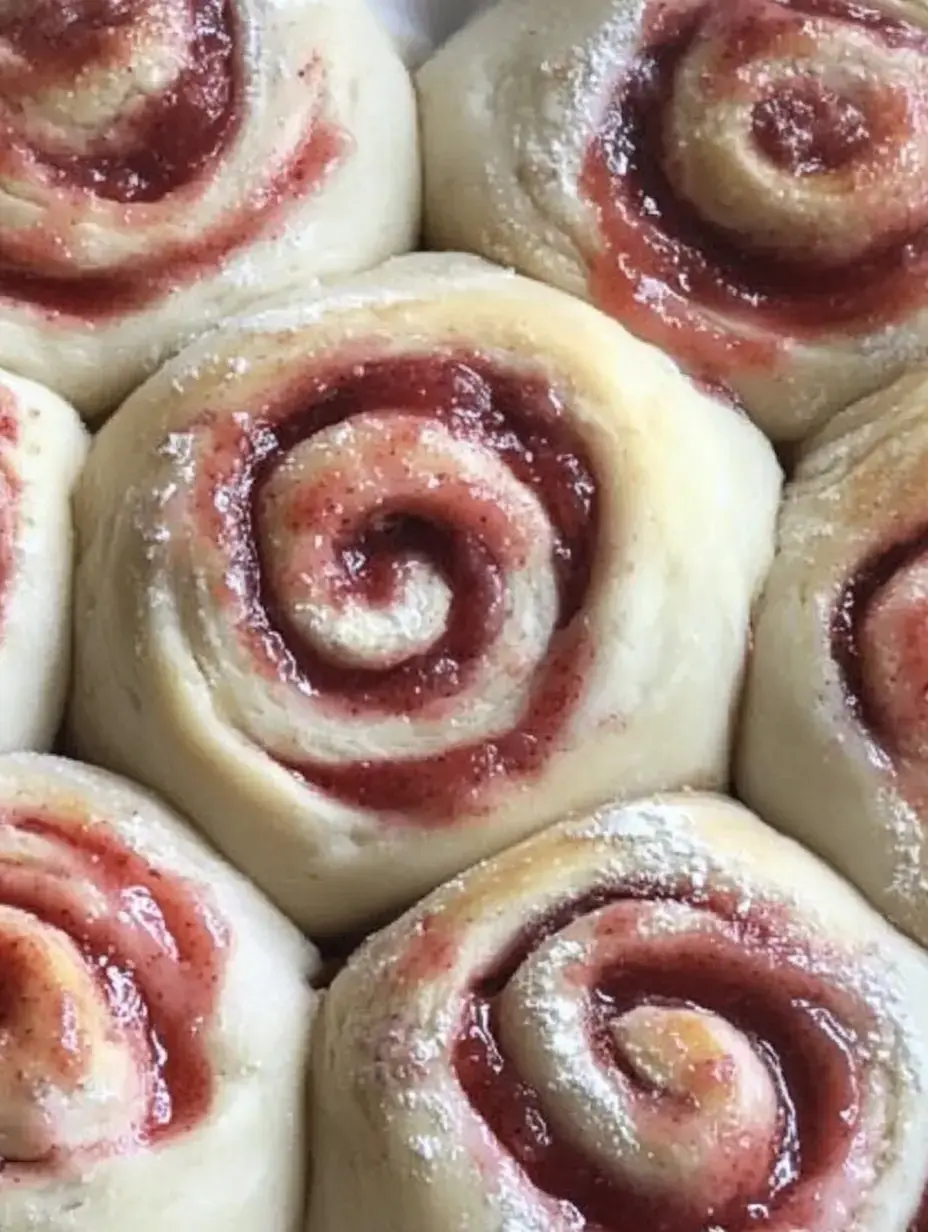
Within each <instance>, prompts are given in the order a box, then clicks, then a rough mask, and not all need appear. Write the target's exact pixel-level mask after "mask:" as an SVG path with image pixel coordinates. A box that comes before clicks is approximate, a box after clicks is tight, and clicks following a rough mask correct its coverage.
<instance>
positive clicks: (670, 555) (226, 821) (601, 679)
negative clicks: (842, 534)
mask: <svg viewBox="0 0 928 1232" xmlns="http://www.w3.org/2000/svg"><path fill="white" fill-rule="evenodd" d="M779 482H780V473H779V469H778V467H777V464H776V461H775V459H774V456H773V452H772V450H771V448H770V446H769V445H768V443H767V442H766V441H765V440H764V438H763V437H762V435H761V434H760V433H759V432H758V431H757V429H756V428H754V427H753V426H752V425H751V424H750V423H749V422H748V420H747V419H745V418H744V417H743V416H740V415H739V414H738V413H737V412H736V411H734V410H733V409H732V408H731V407H730V406H728V405H726V404H725V403H723V402H720V401H718V400H716V399H714V398H713V397H710V396H709V395H707V394H705V393H703V392H700V391H699V390H697V389H696V388H694V387H693V386H691V385H690V384H689V383H688V382H687V381H686V380H684V379H683V378H682V377H681V376H680V375H679V373H678V372H677V371H676V370H675V369H674V368H673V366H672V365H671V364H670V362H669V361H667V360H666V359H665V358H664V357H663V356H661V355H660V354H659V353H657V352H656V351H652V350H651V349H650V348H647V347H645V346H643V345H642V344H641V343H638V342H636V341H635V340H634V339H632V338H630V337H629V336H628V335H627V334H626V333H625V332H624V331H623V330H622V329H620V328H619V326H617V325H615V324H614V323H613V322H612V321H610V320H609V319H608V318H606V317H604V316H602V315H601V314H599V313H598V312H596V311H595V310H594V309H592V308H590V307H589V306H588V305H586V304H582V303H580V302H579V301H576V300H574V299H571V298H570V297H568V296H566V295H563V294H562V293H561V292H558V291H553V290H551V289H550V288H547V287H543V286H541V285H539V284H535V283H530V282H528V281H526V280H524V279H521V278H517V277H515V276H513V275H511V274H507V273H506V272H504V271H501V270H499V269H496V268H495V267H492V266H489V265H486V264H484V263H483V262H481V261H478V260H476V259H464V258H459V259H457V260H455V259H449V258H444V257H440V258H434V257H433V258H429V257H411V258H404V259H399V260H398V261H396V262H395V263H393V264H392V265H391V266H390V267H388V268H384V269H382V270H380V271H379V272H377V273H375V274H373V275H370V276H368V277H365V278H360V279H358V280H357V281H356V282H354V283H353V284H348V285H346V286H344V287H343V288H342V289H340V290H338V291H333V292H330V293H328V294H324V295H322V296H321V297H320V298H319V299H317V300H315V301H307V302H306V303H304V304H303V305H301V306H293V307H281V308H279V309H275V310H274V311H272V312H269V313H267V314H264V315H261V316H258V317H255V318H253V319H251V320H246V321H243V322H240V323H238V324H235V325H232V326H230V328H228V329H227V330H225V331H224V332H221V333H217V334H216V335H214V336H211V337H208V338H206V339H204V340H203V341H202V342H201V343H200V344H199V345H197V346H195V347H194V348H193V349H192V350H191V351H189V352H188V353H187V354H185V355H183V356H181V357H180V358H179V359H178V360H177V361H176V362H175V363H173V364H171V365H169V366H168V367H167V368H166V369H165V370H164V371H163V372H162V373H160V374H159V375H158V376H157V377H155V378H154V379H153V380H152V381H151V382H149V383H148V384H147V385H146V386H145V387H144V388H143V389H142V390H140V391H139V392H138V393H137V394H136V395H135V396H134V397H133V398H132V399H130V401H129V402H128V403H127V404H126V405H125V406H124V407H123V408H122V409H121V410H120V411H119V413H118V414H117V415H116V416H115V417H114V419H113V420H112V422H111V423H109V424H107V426H106V427H105V428H104V430H103V432H102V433H101V435H100V436H99V438H98V439H97V442H96V445H95V447H94V449H93V452H92V455H91V459H90V462H89V465H88V469H87V471H86V474H85V478H84V481H83V483H82V485H81V488H80V492H79V497H78V519H79V523H80V530H81V535H82V540H83V552H82V558H81V561H80V564H79V579H78V598H77V606H78V612H79V616H78V639H77V641H78V645H77V680H76V687H75V695H74V705H73V711H72V718H71V730H72V732H73V738H74V740H75V741H76V742H77V747H79V748H80V749H82V750H83V751H84V754H85V755H86V756H88V757H89V759H90V760H98V761H100V762H101V763H103V764H107V765H111V766H113V767H114V768H118V769H122V770H124V771H126V772H129V773H130V774H132V775H133V776H135V777H138V778H139V779H141V780H142V781H144V782H148V783H150V784H151V785H152V786H155V787H157V788H158V789H159V790H161V791H163V792H164V793H166V794H167V795H168V796H169V797H171V798H173V799H174V801H175V802H176V803H177V804H178V806H179V807H181V808H182V809H183V811H184V812H185V813H186V814H188V815H189V816H191V817H192V818H194V819H195V820H196V821H197V822H198V823H199V824H200V825H201V826H202V827H203V828H204V829H205V830H206V832H207V833H208V834H209V835H210V837H211V838H212V839H213V840H214V841H215V842H216V843H217V844H218V845H219V847H220V848H221V849H222V850H224V851H225V852H226V853H227V854H228V855H229V856H230V857H231V859H232V860H233V861H234V862H235V863H236V864H238V865H239V866H240V867H241V868H243V869H245V870H246V871H247V872H248V873H249V874H250V875H251V876H252V877H253V878H254V879H255V880H256V881H257V882H258V883H259V884H260V885H262V886H263V887H264V888H265V889H266V890H267V891H268V893H269V894H271V896H272V897H273V898H275V899H276V901H277V902H278V903H279V904H281V905H282V906H283V907H284V908H285V910H286V911H287V912H288V913H289V914H291V915H292V916H294V917H295V918H296V919H297V920H298V921H300V922H301V923H303V924H304V925H306V926H308V927H309V928H310V930H325V931H330V930H340V929H343V928H348V927H352V926H354V925H356V924H358V923H361V922H363V921H369V920H370V919H371V918H372V917H373V916H375V915H376V914H377V913H380V912H384V911H388V910H391V909H393V908H396V907H397V906H400V905H402V906H407V905H408V904H409V903H410V902H411V901H412V900H413V898H414V897H416V896H418V895H419V894H421V893H424V892H425V891H426V890H429V889H431V888H432V887H433V886H435V885H437V884H438V882H439V881H441V880H443V879H444V878H445V877H447V876H448V875H450V874H451V873H454V872H456V871H457V870H458V869H460V868H463V867H464V866H465V865H467V864H470V863H472V862H473V861H474V860H475V859H477V858H478V857H480V856H483V855H485V854H487V853H488V852H491V851H495V850H498V849H500V848H502V847H505V846H506V845H507V844H509V843H511V842H513V841H514V840H515V839H516V838H519V837H521V836H523V835H525V834H526V833H528V832H529V831H531V830H534V829H538V828H540V827H541V826H544V825H547V824H548V823H549V822H552V821H555V820H557V819H559V818H560V817H562V816H564V815H565V814H566V813H567V812H568V811H570V810H571V809H574V808H577V807H586V806H593V805H595V804H597V803H600V802H602V801H603V800H604V799H608V798H610V797H611V796H612V795H614V794H615V793H616V792H620V791H628V792H636V793H639V792H642V791H648V790H654V789H656V788H660V787H661V786H667V785H669V786H678V785H681V784H706V785H714V784H720V783H723V782H724V781H725V779H726V776H727V765H726V758H727V756H728V749H729V736H730V728H731V720H732V710H733V707H734V704H735V697H736V695H737V692H738V689H739V687H740V681H741V676H742V665H743V660H744V655H745V647H746V642H747V636H748V621H749V612H750V606H751V603H752V600H753V598H754V596H755V594H756V592H757V590H758V589H759V586H760V583H761V580H762V578H763V575H764V573H765V571H766V568H767V566H768V564H769V561H770V556H771V552H772V542H773V521H774V514H775V508H776V505H777V501H778V495H779Z"/></svg>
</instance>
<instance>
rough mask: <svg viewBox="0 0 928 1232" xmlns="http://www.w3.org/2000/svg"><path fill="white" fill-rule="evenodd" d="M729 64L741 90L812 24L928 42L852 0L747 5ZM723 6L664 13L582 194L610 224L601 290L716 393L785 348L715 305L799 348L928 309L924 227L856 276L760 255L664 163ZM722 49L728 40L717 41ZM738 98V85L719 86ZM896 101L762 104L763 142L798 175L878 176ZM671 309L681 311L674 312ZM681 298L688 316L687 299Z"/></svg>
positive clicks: (893, 42)
mask: <svg viewBox="0 0 928 1232" xmlns="http://www.w3.org/2000/svg"><path fill="white" fill-rule="evenodd" d="M733 11H734V12H735V13H738V14H739V19H738V20H737V21H734V20H733V23H732V27H731V37H730V40H729V43H728V45H727V46H726V60H727V61H728V62H729V63H730V65H731V70H732V73H733V75H734V76H733V81H732V87H731V88H733V89H734V88H735V85H736V81H737V78H736V74H737V68H738V66H739V65H740V64H744V63H746V62H748V61H749V60H750V59H751V58H752V57H753V56H755V55H757V54H758V53H759V52H761V51H763V49H764V48H765V47H766V46H768V45H769V42H770V39H771V37H772V35H780V34H782V32H783V29H784V26H785V25H787V24H788V23H792V24H793V25H794V26H795V28H796V31H797V33H799V32H801V31H802V27H803V23H804V21H805V20H806V19H807V17H809V16H811V17H820V18H828V19H830V20H834V21H838V22H844V23H847V24H849V25H857V26H863V27H865V28H866V29H867V30H869V31H870V32H871V33H872V36H873V37H874V38H875V39H882V40H884V41H885V42H886V43H887V44H888V45H890V46H897V45H903V46H910V47H914V48H916V49H917V50H919V51H928V39H926V36H925V34H924V32H922V31H919V30H916V29H915V28H914V27H912V26H908V25H906V24H905V23H904V22H902V21H900V20H895V19H893V18H891V17H889V16H887V15H886V14H885V13H883V12H881V11H880V10H878V9H875V8H870V7H868V6H867V5H865V4H856V3H851V2H849V0H781V2H780V3H773V2H770V3H765V4H761V5H758V6H757V8H756V9H750V10H746V9H745V8H744V6H737V7H736V8H735V9H734V10H733ZM720 12H721V13H722V16H723V18H724V10H720V8H719V4H718V3H715V4H711V5H706V6H703V7H701V8H696V9H695V10H694V9H689V10H687V11H684V12H681V11H679V9H675V8H674V7H673V6H671V5H668V6H667V7H666V8H660V9H657V8H654V10H653V12H652V14H651V17H650V27H649V32H648V35H647V45H646V46H645V47H644V48H643V50H642V51H641V52H640V53H639V56H638V59H637V61H636V62H635V64H634V66H633V68H632V69H631V70H630V72H629V73H627V75H626V76H625V77H624V78H623V79H622V81H621V82H620V84H619V85H618V87H617V89H616V93H615V96H614V98H613V101H612V104H611V106H610V107H609V109H608V111H607V114H606V117H605V119H604V121H603V124H602V127H601V129H600V132H599V133H598V135H597V136H596V137H595V138H594V140H593V141H592V143H591V145H590V148H589V151H588V154H587V158H586V163H585V167H584V173H583V179H582V191H583V193H584V195H585V196H586V197H587V198H588V199H589V200H590V202H591V203H592V204H593V205H594V207H595V208H596V211H597V213H598V215H599V220H600V227H601V235H602V242H603V250H602V252H601V253H600V254H599V255H598V256H597V257H595V258H594V259H593V264H592V268H591V274H590V280H591V289H592V293H593V295H594V298H595V299H596V301H597V302H598V303H599V304H600V305H601V306H602V307H603V308H604V309H606V310H607V311H608V312H610V313H611V314H612V315H613V316H615V317H617V318H619V319H620V320H622V321H624V322H625V323H627V324H629V325H630V326H631V328H633V329H634V330H635V331H636V332H637V333H639V334H640V335H642V336H643V337H645V338H647V339H649V340H651V341H653V342H656V343H659V344H660V345H662V346H664V347H665V348H666V349H668V350H670V351H671V352H672V353H673V354H675V355H676V356H677V358H678V359H679V360H680V361H681V362H683V363H685V364H687V365H688V366H689V367H690V368H691V369H692V370H693V371H694V372H695V373H697V374H699V375H702V376H704V377H706V378H707V379H709V380H713V379H716V380H717V379H722V378H724V375H725V373H726V371H727V370H728V368H729V367H730V365H731V362H732V360H733V359H734V358H735V357H736V353H737V357H738V358H739V360H740V361H741V362H747V363H750V364H752V365H757V366H763V365H766V364H768V363H770V362H772V361H773V360H774V358H775V348H774V345H773V344H768V343H765V342H762V341H757V340H755V339H750V340H745V339H741V338H738V337H737V336H735V335H734V334H733V333H728V332H727V331H726V330H725V329H724V327H714V328H710V327H709V326H708V325H707V324H705V323H703V322H701V321H699V320H698V319H695V320H694V319H691V318H690V317H689V316H688V315H687V306H689V305H692V304H698V305H702V306H704V307H705V308H707V309H710V310H714V311H718V312H719V313H721V314H724V315H725V316H728V317H729V318H731V317H734V318H738V317H741V318H744V319H746V320H749V321H752V322H755V323H756V324H758V325H767V326H769V327H770V328H772V329H773V330H775V331H777V332H779V333H781V334H783V335H785V336H787V337H789V336H809V337H814V336H817V335H819V334H820V333H822V332H823V331H828V330H833V329H836V328H840V329H843V330H847V329H852V328H859V329H861V330H863V329H866V328H869V327H872V326H874V325H875V324H880V323H885V322H886V321H888V320H891V319H893V318H898V317H899V316H901V315H903V314H904V313H905V312H906V311H907V309H908V308H909V306H910V305H911V304H912V303H913V302H914V301H916V300H918V301H920V300H921V299H922V298H923V297H924V289H923V288H924V277H925V272H926V264H928V239H926V233H925V231H924V228H923V226H922V220H920V219H918V220H915V222H914V223H913V232H912V233H911V234H907V235H889V236H887V237H885V240H884V242H883V243H882V244H881V245H880V246H879V247H877V248H874V250H873V251H872V252H871V253H870V254H869V255H865V256H864V257H862V258H860V259H856V260H855V261H854V266H853V270H854V276H853V279H852V280H851V282H849V281H848V276H847V269H846V267H842V266H836V265H833V264H832V265H826V264H823V263H819V262H816V260H815V259H814V257H813V256H812V254H806V255H804V256H803V257H802V258H801V259H799V258H794V257H790V256H787V255H784V254H781V253H778V252H776V251H771V252H769V253H764V252H750V251H747V250H746V249H745V247H744V245H743V242H741V241H739V239H738V237H737V236H735V235H732V234H728V233H726V232H725V231H724V230H723V229H722V228H720V227H716V226H714V225H713V224H711V223H709V222H707V221H706V220H704V219H703V218H701V217H700V216H699V215H698V214H697V213H696V211H695V210H694V209H693V208H691V207H690V205H689V203H688V202H687V201H686V200H682V199H680V198H679V197H678V196H677V194H676V192H675V190H674V188H673V186H672V185H671V183H670V181H669V179H668V176H667V173H666V171H665V167H664V162H663V151H664V124H665V114H666V110H667V106H668V103H669V101H670V98H671V96H672V94H673V90H674V78H675V74H676V72H677V69H678V67H679V66H680V64H681V63H682V62H683V61H684V60H685V59H686V57H687V56H688V54H689V53H690V51H691V50H692V49H693V47H694V45H695V44H696V43H697V41H698V40H699V39H700V37H701V36H702V34H703V30H704V26H705V25H706V23H707V22H709V21H712V22H718V21H719V20H720V17H719V14H720ZM713 36H714V31H713ZM716 84H717V85H718V88H719V89H720V90H724V89H725V88H726V87H725V84H724V82H719V83H716ZM897 112H898V108H897V107H894V106H893V105H892V96H891V95H887V96H886V98H885V99H882V100H881V99H880V98H874V99H870V100H869V101H868V102H867V105H866V106H864V104H863V103H862V102H857V103H855V102H852V101H850V100H847V99H843V98H838V97H837V96H834V95H832V94H831V93H830V92H829V91H828V90H826V89H825V88H824V87H823V86H821V85H820V84H819V83H813V82H811V81H810V82H806V83H803V84H802V85H800V86H797V87H796V88H794V89H793V90H791V91H784V92H780V93H777V94H775V95H772V96H771V97H770V98H767V99H764V100H761V101H760V102H759V103H758V104H757V106H756V108H755V113H754V135H755V140H756V141H757V142H758V145H759V147H760V149H761V150H763V151H764V152H765V153H766V154H767V156H768V157H770V158H771V159H772V161H773V162H774V163H776V164H777V165H778V166H781V167H786V168H788V169H789V170H792V171H794V172H795V173H796V174H797V175H809V174H818V173H820V172H823V171H832V170H838V169H841V170H847V171H848V192H849V193H850V192H852V191H853V187H854V175H853V174H852V172H853V171H854V170H855V169H862V170H863V171H865V170H866V159H865V156H866V150H867V148H868V147H870V148H872V147H873V145H874V144H879V143H880V142H881V141H885V140H887V139H891V138H892V135H893V132H894V131H895V127H896V126H898V125H899V124H902V123H903V118H902V117H901V116H900V115H898V114H897ZM668 296H669V297H670V301H669V303H668ZM674 297H678V305H682V306H677V307H675V306H674V304H673V298H674Z"/></svg>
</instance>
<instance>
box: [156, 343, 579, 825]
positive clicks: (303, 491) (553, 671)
mask: <svg viewBox="0 0 928 1232" xmlns="http://www.w3.org/2000/svg"><path fill="white" fill-rule="evenodd" d="M192 442H193V443H192V445H191V444H186V445H184V446H183V447H179V446H177V445H176V444H175V446H174V448H175V449H179V450H180V453H179V470H178V472H177V473H183V465H184V462H185V460H186V459H187V458H188V457H190V456H191V451H193V452H195V453H196V456H197V457H198V458H199V462H198V468H197V479H196V484H195V488H194V489H193V505H192V513H185V514H184V515H183V516H184V518H185V519H186V518H187V517H192V520H193V523H194V527H193V539H194V542H195V545H196V552H197V554H198V557H199V560H200V564H199V565H198V566H197V567H198V570H199V571H200V573H201V575H203V574H205V575H208V576H209V578H210V579H211V582H210V585H211V590H212V598H211V602H212V603H213V604H214V606H215V607H216V608H217V612H216V613H215V614H214V616H213V617H211V619H215V620H216V622H217V623H218V624H219V625H220V626H221V629H220V631H219V632H218V633H216V632H215V631H212V632H210V634H209V638H210V641H211V642H212V643H214V644H215V643H216V642H217V640H221V641H223V643H224V654H225V659H224V663H225V664H226V666H228V664H229V663H230V662H233V663H236V664H238V665H240V669H241V671H242V673H243V674H247V675H248V676H249V678H250V683H249V688H254V689H261V690H264V691H265V692H266V694H267V695H268V700H267V701H266V703H264V706H263V709H264V710H265V711H269V710H270V709H272V708H276V709H278V710H279V711H280V712H282V713H286V714H289V715H290V716H292V717H291V718H289V719H288V724H289V728H290V731H291V732H292V733H293V736H292V739H291V738H289V737H286V736H282V735H281V731H280V725H279V724H276V725H272V730H267V729H265V728H261V729H259V728H258V727H257V726H256V722H255V720H254V717H253V716H254V707H252V708H251V710H250V711H249V713H248V714H247V715H246V714H245V713H244V711H243V713H242V717H241V720H240V721H241V722H242V723H243V724H250V727H249V730H248V734H249V736H250V737H251V739H252V740H253V741H255V742H256V743H259V744H260V745H261V746H262V747H263V748H264V749H265V750H266V751H267V752H268V753H269V754H271V755H272V756H274V757H275V759H276V760H278V761H279V762H281V763H282V764H284V765H286V766H287V767H288V768H289V769H291V770H292V771H293V772H294V773H296V774H298V775H300V776H302V777H303V778H304V779H305V780H306V781H308V782H310V783H312V784H314V785H315V786H316V787H318V788H320V789H321V790H322V791H324V792H326V793H328V794H329V795H331V796H332V797H334V798H335V799H337V800H340V801H342V802H343V803H346V804H349V805H354V806H361V807H365V808H371V809H375V810H378V811H386V812H393V813H396V814H398V815H401V816H402V817H403V818H405V819H408V820H410V821H415V822H419V823H424V824H429V823H433V822H436V823H437V822H442V821H446V820H450V819H452V818H453V817H454V816H455V815H457V814H459V813H460V811H462V810H464V809H472V808H474V807H479V805H480V801H481V796H482V794H483V793H484V791H486V790H488V789H489V788H490V786H491V785H492V784H493V783H502V782H504V781H506V780H508V779H511V778H513V777H517V778H524V777H525V776H531V775H533V774H535V773H536V772H539V771H540V770H541V769H543V767H544V765H545V762H546V757H547V754H548V751H549V750H550V749H552V748H553V747H554V745H555V744H556V742H557V741H558V740H559V739H560V737H561V734H562V732H563V730H564V728H565V726H566V725H567V724H568V723H569V722H570V719H571V717H572V714H573V712H574V710H575V707H576V704H577V702H578V700H579V698H580V696H581V693H582V691H583V689H584V686H585V677H586V670H585V669H586V665H587V662H588V658H589V654H588V651H589V637H588V631H587V623H588V622H587V615H586V612H585V601H586V597H587V593H588V590H589V587H590V583H591V577H592V573H593V563H594V556H595V550H596V527H597V484H596V479H595V476H594V472H593V467H592V463H591V460H590V458H589V456H588V454H587V451H586V448H585V446H584V444H583V442H582V441H581V440H580V439H579V437H578V434H577V432H576V431H575V429H574V428H573V427H572V425H571V423H570V422H569V419H568V417H567V414H566V410H565V406H564V405H563V403H562V401H561V398H560V395H559V394H558V393H557V391H556V390H554V389H553V388H552V387H551V386H550V385H549V384H548V383H546V381H545V380H543V379H540V378H539V377H537V376H535V375H532V374H531V373H527V372H523V371H519V370H517V369H514V370H507V369H506V368H505V367H504V366H503V364H502V362H501V361H496V360H492V361H491V360H489V359H486V358H483V357H481V356H479V355H471V354H452V353H447V354H445V353H442V352H439V353H433V354H429V355H410V356H397V357H381V358H366V359H361V360H360V361H359V362H357V363H350V364H344V363H340V364H339V365H337V366H329V367H327V368H325V369H324V370H318V371H316V370H314V371H313V372H312V373H311V374H310V375H308V376H305V377H302V378H300V379H299V380H298V381H297V382H296V383H295V385H294V387H293V389H292V390H291V391H290V392H288V393H287V394H286V395H285V396H284V397H283V398H280V399H278V400H277V401H276V402H274V403H273V404H271V405H268V406H266V407H264V408H262V409H261V410H260V412H257V411H256V412H254V417H253V418H252V417H251V416H226V417H223V418H218V417H217V418H216V419H215V420H211V419H210V417H209V416H207V417H206V419H205V420H204V422H203V424H202V425H200V426H199V427H197V428H195V430H194V432H193V434H192ZM184 499H186V497H185V498H184ZM172 538H175V539H176V540H177V550H178V551H186V546H185V544H186V537H185V535H183V534H180V533H179V532H178V530H177V528H176V525H175V529H174V530H173V532H172ZM175 584H176V583H175ZM204 619H205V617H204ZM217 669H218V665H217ZM302 737H305V741H307V742H308V744H307V743H304V744H303V745H299V746H298V745H297V744H296V743H295V741H296V740H297V739H300V738H302ZM362 750H363V753H364V754H366V755H360V754H361V752H362Z"/></svg>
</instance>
